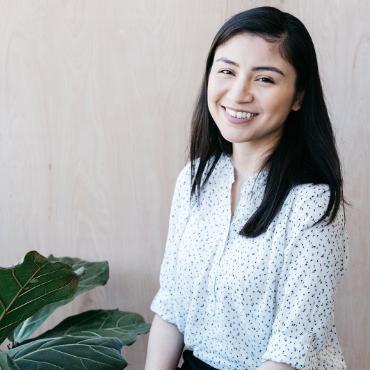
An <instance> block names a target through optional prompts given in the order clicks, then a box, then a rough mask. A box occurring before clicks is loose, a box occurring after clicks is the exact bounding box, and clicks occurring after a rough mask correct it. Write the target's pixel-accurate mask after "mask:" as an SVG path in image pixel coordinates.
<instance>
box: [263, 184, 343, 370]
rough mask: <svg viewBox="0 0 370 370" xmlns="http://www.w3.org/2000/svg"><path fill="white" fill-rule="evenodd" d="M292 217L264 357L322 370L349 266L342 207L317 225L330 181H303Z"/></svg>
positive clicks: (302, 367)
mask: <svg viewBox="0 0 370 370" xmlns="http://www.w3.org/2000/svg"><path fill="white" fill-rule="evenodd" d="M301 190H303V191H299V192H298V195H297V196H296V198H295V201H294V205H293V208H292V210H291V217H290V218H289V221H288V228H287V242H286V247H285V250H284V263H283V267H282V271H281V274H280V276H279V280H278V285H277V295H276V304H277V305H276V307H277V308H276V315H275V319H274V323H273V327H272V333H271V336H270V338H269V342H268V346H267V349H266V352H265V353H264V354H263V356H262V362H264V361H268V360H270V361H276V362H284V363H287V364H289V365H290V366H292V367H293V368H295V369H299V370H316V369H318V365H317V364H318V356H319V352H320V350H322V349H323V348H324V346H325V343H326V340H327V338H328V335H329V334H330V331H331V330H332V329H333V327H334V302H335V293H336V288H337V286H338V283H339V281H340V280H341V278H342V276H343V274H344V272H345V270H346V269H347V265H348V254H347V253H348V235H347V233H346V231H345V222H344V221H345V220H344V211H343V206H341V207H340V208H339V210H338V213H337V216H336V218H335V219H334V220H333V222H332V223H331V224H329V225H326V220H324V221H322V222H320V223H319V224H317V225H315V226H314V224H315V223H316V221H318V220H319V219H320V218H321V217H322V215H323V214H324V212H325V210H326V207H327V205H328V203H329V198H330V191H329V186H328V185H324V184H320V185H313V184H309V185H307V184H306V185H304V186H303V187H301Z"/></svg>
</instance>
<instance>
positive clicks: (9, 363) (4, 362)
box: [0, 352, 20, 370]
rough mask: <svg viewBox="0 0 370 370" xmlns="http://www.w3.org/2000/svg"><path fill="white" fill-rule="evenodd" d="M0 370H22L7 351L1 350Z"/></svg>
mask: <svg viewBox="0 0 370 370" xmlns="http://www.w3.org/2000/svg"><path fill="white" fill-rule="evenodd" d="M0 370H20V369H19V367H18V366H17V365H16V364H15V363H14V361H13V360H12V359H11V358H10V357H9V356H8V354H7V352H0Z"/></svg>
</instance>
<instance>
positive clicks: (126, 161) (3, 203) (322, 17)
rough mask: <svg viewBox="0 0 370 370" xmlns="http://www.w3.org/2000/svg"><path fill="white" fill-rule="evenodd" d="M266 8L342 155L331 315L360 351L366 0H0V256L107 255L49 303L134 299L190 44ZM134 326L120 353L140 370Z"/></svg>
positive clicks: (366, 336) (166, 181)
mask: <svg viewBox="0 0 370 370" xmlns="http://www.w3.org/2000/svg"><path fill="white" fill-rule="evenodd" d="M264 4H267V5H274V6H277V7H280V8H281V9H283V10H286V11H288V12H291V13H293V14H295V15H296V16H298V17H299V18H300V19H301V20H302V21H303V22H304V23H305V25H306V26H307V28H308V30H309V31H310V33H311V35H312V38H313V40H314V43H315V45H316V49H317V54H318V58H319V65H320V70H321V75H322V80H323V84H324V89H325V92H326V98H327V103H328V107H329V110H330V112H331V117H332V119H333V122H334V126H335V131H336V135H337V141H338V148H339V151H340V155H341V158H342V163H343V169H344V178H345V194H346V197H347V199H348V200H349V201H350V202H351V203H352V207H351V208H348V210H347V214H348V228H349V231H350V237H351V251H350V253H351V259H350V270H349V272H348V273H347V276H346V279H345V281H344V282H343V285H342V286H341V289H340V292H339V294H338V297H337V308H336V311H337V314H336V322H337V328H338V332H339V336H340V341H341V344H342V347H343V350H344V354H345V357H346V360H347V363H348V365H349V369H351V370H366V369H369V366H370V365H369V363H370V349H369V348H370V305H369V303H370V284H369V283H368V280H369V277H370V276H369V275H370V274H369V270H370V256H369V242H370V230H369V219H370V185H369V184H370V173H369V157H370V150H369V144H370V129H369V126H370V125H369V116H370V95H369V88H370V73H369V64H370V2H369V1H368V0H367V1H366V0H361V1H360V0H351V1H344V0H343V1H339V0H330V1H321V0H316V1H312V0H311V1H296V0H289V1H282V0H281V1H258V2H257V1H237V0H229V1H223V0H202V1H200V0H186V1H185V0H181V1H180V0H176V1H175V0H160V1H159V0H157V1H154V0H142V1H140V0H137V1H135V2H134V1H125V0H121V1H118V0H104V1H102V0H101V1H98V0H85V1H83V0H80V1H77V0H73V1H72V0H63V1H57V0H40V1H36V0H29V1H27V0H24V1H21V0H8V1H3V0H0V243H1V244H0V245H1V265H2V266H7V265H11V264H13V263H15V262H16V261H18V260H19V259H20V258H21V257H22V256H23V255H24V254H25V252H26V251H28V250H30V249H37V250H38V251H40V252H41V253H44V254H49V253H53V254H55V255H59V256H60V255H70V256H78V257H81V258H84V259H89V260H108V261H109V263H110V268H111V278H110V281H109V284H108V285H107V286H106V287H104V288H98V289H96V290H95V291H94V292H92V293H90V294H86V295H84V296H83V297H81V298H80V299H78V300H77V301H76V302H75V303H73V304H71V305H70V306H68V307H66V308H65V309H63V310H59V312H57V314H56V315H55V316H54V319H52V320H50V321H49V322H48V324H47V326H50V325H53V324H55V323H56V322H57V321H58V320H60V319H61V318H63V317H65V316H66V315H69V314H71V313H77V312H80V311H82V310H86V309H90V308H97V307H105V308H113V307H119V308H120V309H123V310H134V311H137V312H140V313H141V314H143V315H144V317H145V318H146V319H147V320H148V321H150V320H151V319H152V314H151V312H150V311H149V304H150V302H151V300H152V298H153V295H154V294H155V292H156V290H157V288H158V273H159V267H160V263H161V259H162V255H163V249H164V244H165V239H166V234H167V227H168V216H169V208H170V202H171V197H172V192H173V187H174V182H175V179H176V176H177V174H178V172H179V171H180V169H181V168H182V166H183V165H184V164H185V152H186V145H187V134H188V131H189V123H190V117H191V112H192V108H193V103H194V99H195V96H196V93H197V91H198V87H199V85H200V79H201V76H202V73H203V69H204V64H205V57H206V54H207V52H208V48H209V46H210V43H211V40H212V38H213V36H214V35H215V33H216V31H217V30H218V28H219V27H220V26H221V24H222V23H223V22H224V21H225V20H226V18H228V17H230V16H231V15H233V14H235V13H237V12H239V11H242V10H245V9H247V8H250V7H253V6H257V5H264ZM146 341H147V337H142V338H141V339H140V340H139V341H138V342H137V343H135V344H134V345H133V346H132V347H131V348H129V349H128V350H127V351H125V352H126V355H127V358H128V360H129V363H130V365H129V367H128V369H131V370H142V369H143V368H144V358H145V352H146Z"/></svg>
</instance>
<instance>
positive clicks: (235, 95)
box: [229, 79, 254, 103]
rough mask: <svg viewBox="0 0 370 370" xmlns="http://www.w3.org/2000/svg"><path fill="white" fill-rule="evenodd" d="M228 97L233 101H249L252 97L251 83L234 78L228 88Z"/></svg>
mask: <svg viewBox="0 0 370 370" xmlns="http://www.w3.org/2000/svg"><path fill="white" fill-rule="evenodd" d="M229 98H230V99H232V100H234V101H235V102H238V103H242V102H248V103H250V102H251V101H253V99H254V95H253V91H252V86H251V83H250V82H248V81H246V80H245V79H238V80H235V82H234V84H233V85H232V87H231V88H230V90H229Z"/></svg>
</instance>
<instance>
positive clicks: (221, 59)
mask: <svg viewBox="0 0 370 370" xmlns="http://www.w3.org/2000/svg"><path fill="white" fill-rule="evenodd" d="M215 62H224V63H227V64H231V65H233V66H236V67H239V64H238V63H236V62H234V61H232V60H230V59H227V58H224V57H221V58H218V59H217V60H216V61H215ZM252 71H253V72H255V71H272V72H276V73H279V74H281V75H282V76H284V77H285V74H284V72H283V71H282V70H280V69H279V68H276V67H273V66H258V67H253V68H252Z"/></svg>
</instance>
